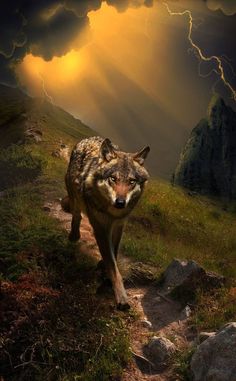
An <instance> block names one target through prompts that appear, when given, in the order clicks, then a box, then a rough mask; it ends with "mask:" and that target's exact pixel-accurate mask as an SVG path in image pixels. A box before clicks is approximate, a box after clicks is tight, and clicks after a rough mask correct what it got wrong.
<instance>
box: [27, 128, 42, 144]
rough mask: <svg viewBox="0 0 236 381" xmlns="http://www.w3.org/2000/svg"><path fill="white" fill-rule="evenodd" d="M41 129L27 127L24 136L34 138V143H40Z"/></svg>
mask: <svg viewBox="0 0 236 381" xmlns="http://www.w3.org/2000/svg"><path fill="white" fill-rule="evenodd" d="M42 135H43V133H42V131H40V130H38V129H34V128H29V129H27V130H26V131H25V137H26V138H28V139H30V140H34V141H35V143H40V142H41V141H42Z"/></svg>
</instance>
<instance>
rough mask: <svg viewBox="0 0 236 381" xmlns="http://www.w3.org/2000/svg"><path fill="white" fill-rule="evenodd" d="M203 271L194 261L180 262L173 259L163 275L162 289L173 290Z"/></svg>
mask: <svg viewBox="0 0 236 381" xmlns="http://www.w3.org/2000/svg"><path fill="white" fill-rule="evenodd" d="M202 271H203V269H202V268H201V267H200V266H199V265H198V264H197V263H196V262H195V261H181V260H179V259H173V261H172V262H171V263H170V265H169V266H168V267H167V269H166V270H165V272H164V274H163V280H164V283H163V287H164V288H166V289H173V288H174V287H177V286H179V285H181V284H183V282H185V281H186V279H188V277H191V276H192V275H193V274H200V273H201V272H202Z"/></svg>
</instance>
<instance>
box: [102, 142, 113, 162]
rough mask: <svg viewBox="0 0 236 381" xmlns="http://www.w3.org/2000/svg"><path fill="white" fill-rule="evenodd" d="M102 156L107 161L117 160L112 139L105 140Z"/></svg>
mask: <svg viewBox="0 0 236 381" xmlns="http://www.w3.org/2000/svg"><path fill="white" fill-rule="evenodd" d="M101 155H102V157H103V159H105V160H106V161H110V160H112V159H115V158H116V157H117V155H116V152H115V150H114V147H113V145H112V143H111V141H110V139H108V138H106V139H105V140H103V142H102V145H101Z"/></svg>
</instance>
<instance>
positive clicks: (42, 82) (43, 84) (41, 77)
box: [38, 72, 55, 105]
mask: <svg viewBox="0 0 236 381" xmlns="http://www.w3.org/2000/svg"><path fill="white" fill-rule="evenodd" d="M38 76H39V78H40V80H41V84H42V89H43V94H44V96H45V98H47V99H48V100H49V102H50V103H51V104H52V105H55V103H54V100H53V97H52V96H51V95H50V94H48V92H47V89H46V87H45V81H44V78H43V76H42V74H41V73H39V72H38Z"/></svg>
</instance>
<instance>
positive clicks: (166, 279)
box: [161, 259, 225, 303]
mask: <svg viewBox="0 0 236 381" xmlns="http://www.w3.org/2000/svg"><path fill="white" fill-rule="evenodd" d="M224 283H225V278H224V277H223V276H221V275H218V274H215V273H213V272H209V271H206V270H204V269H203V267H201V266H199V265H198V264H197V262H195V261H192V260H190V261H183V260H180V259H173V261H172V262H171V263H170V265H169V266H168V267H167V269H166V270H165V272H164V273H163V275H162V279H161V284H162V288H163V291H164V292H167V293H172V294H173V295H174V296H175V297H176V298H177V299H179V298H180V299H181V300H182V301H183V302H184V303H187V302H189V301H190V300H192V299H194V295H195V291H196V289H197V288H198V287H200V288H201V289H203V290H209V289H212V288H217V287H222V286H223V285H224Z"/></svg>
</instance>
